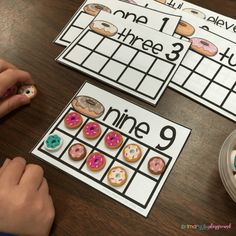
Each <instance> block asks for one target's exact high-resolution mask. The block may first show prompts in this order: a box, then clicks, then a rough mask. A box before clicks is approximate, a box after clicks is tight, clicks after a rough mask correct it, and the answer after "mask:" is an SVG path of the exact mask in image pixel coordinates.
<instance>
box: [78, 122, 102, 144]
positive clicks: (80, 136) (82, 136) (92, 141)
mask: <svg viewBox="0 0 236 236" xmlns="http://www.w3.org/2000/svg"><path fill="white" fill-rule="evenodd" d="M89 122H94V121H93V120H90V119H89V120H88V122H86V124H88V123H89ZM86 124H85V125H86ZM99 125H100V127H101V134H100V135H99V137H97V138H96V139H87V138H85V137H84V135H83V129H82V130H81V131H80V132H79V133H78V135H77V136H76V139H79V140H81V141H82V142H85V143H88V144H90V145H92V146H96V144H97V142H98V140H99V139H100V138H101V136H102V135H103V134H104V132H105V131H106V129H107V128H106V127H105V126H104V125H101V124H100V123H99Z"/></svg>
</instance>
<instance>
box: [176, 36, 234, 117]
mask: <svg viewBox="0 0 236 236" xmlns="http://www.w3.org/2000/svg"><path fill="white" fill-rule="evenodd" d="M174 36H175V37H177V38H180V39H184V40H188V41H189V39H188V38H186V37H184V36H181V35H179V34H176V33H175V34H174ZM189 53H192V55H194V54H195V55H196V57H198V62H197V63H196V64H195V65H193V66H188V65H185V60H183V61H182V62H181V64H180V66H179V68H178V69H177V71H176V73H175V75H174V77H173V78H172V80H171V82H172V83H173V84H175V85H177V86H178V87H180V88H183V89H184V90H186V91H188V92H191V93H193V94H194V95H195V96H198V97H199V98H201V99H203V100H205V101H207V102H208V103H210V104H212V105H214V106H217V107H219V108H220V109H222V110H223V111H226V112H228V113H230V114H231V115H234V116H235V115H236V106H234V107H235V112H234V111H232V109H230V106H229V108H228V109H227V108H226V107H224V106H226V104H227V102H229V97H230V98H231V101H230V102H229V104H233V99H236V77H235V76H236V71H235V70H233V69H232V68H230V67H228V66H226V65H224V64H223V63H220V62H218V61H215V60H214V59H213V58H211V57H205V56H203V55H202V54H200V53H198V52H196V51H193V50H192V49H191V48H190V49H189ZM204 60H208V61H209V62H210V63H214V64H215V67H216V68H215V73H213V75H212V76H210V75H204V74H202V73H200V72H199V71H197V70H198V69H199V67H200V66H201V64H202V62H203V61H204ZM178 70H182V71H183V72H184V73H186V75H187V76H186V78H184V79H183V80H181V81H178V82H176V81H175V80H174V79H175V76H176V75H177V74H178ZM223 70H228V73H234V79H231V81H230V82H229V83H228V86H227V85H224V82H225V81H223V80H222V79H221V80H220V79H219V77H218V75H219V74H220V73H222V71H223ZM194 75H196V76H199V78H203V80H202V82H203V81H205V86H203V87H204V89H202V91H201V92H200V91H199V92H194V91H193V90H191V89H190V87H191V86H189V87H188V86H186V84H188V82H189V80H190V79H191V78H192V77H193V76H194ZM225 79H228V78H225ZM225 83H226V82H225ZM212 87H215V88H216V89H218V91H222V92H223V93H224V95H222V99H221V100H219V101H216V100H215V101H213V100H212V99H213V98H212V99H211V98H210V96H209V95H207V94H208V92H209V89H210V88H212ZM213 92H214V88H213V91H212V92H211V93H213ZM215 93H216V94H217V91H215ZM212 97H213V96H212ZM232 97H233V98H232ZM234 104H235V102H234Z"/></svg>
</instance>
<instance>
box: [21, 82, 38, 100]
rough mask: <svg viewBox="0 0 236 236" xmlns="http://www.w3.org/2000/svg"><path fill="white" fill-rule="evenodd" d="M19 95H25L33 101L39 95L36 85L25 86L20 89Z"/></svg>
mask: <svg viewBox="0 0 236 236" xmlns="http://www.w3.org/2000/svg"><path fill="white" fill-rule="evenodd" d="M18 93H19V94H24V95H26V96H27V97H29V98H30V99H32V98H34V97H35V96H36V95H37V89H36V87H35V86H34V85H23V86H21V87H20V88H19V90H18Z"/></svg>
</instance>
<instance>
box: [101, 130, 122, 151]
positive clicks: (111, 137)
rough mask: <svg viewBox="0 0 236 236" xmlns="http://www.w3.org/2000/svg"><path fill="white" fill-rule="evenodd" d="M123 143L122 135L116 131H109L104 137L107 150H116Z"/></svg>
mask: <svg viewBox="0 0 236 236" xmlns="http://www.w3.org/2000/svg"><path fill="white" fill-rule="evenodd" d="M122 143H123V137H122V135H121V134H120V133H119V132H117V131H110V132H108V133H107V134H106V136H105V145H106V146H107V147H108V148H111V149H116V148H118V147H120V145H121V144H122Z"/></svg>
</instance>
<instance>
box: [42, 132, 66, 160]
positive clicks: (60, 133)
mask: <svg viewBox="0 0 236 236" xmlns="http://www.w3.org/2000/svg"><path fill="white" fill-rule="evenodd" d="M53 133H54V134H58V135H59V136H60V137H61V138H62V139H63V143H62V146H61V147H60V148H59V149H58V150H56V151H48V150H47V149H45V147H44V145H43V146H42V150H44V151H46V152H48V153H50V154H51V155H53V156H54V157H57V158H59V157H60V155H61V154H62V152H63V151H64V150H65V149H66V147H67V145H68V144H69V143H70V141H71V138H70V137H69V136H67V135H65V134H64V133H62V132H60V131H59V130H55V131H54V132H53ZM46 139H47V136H45V137H44V140H43V141H45V140H46Z"/></svg>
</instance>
